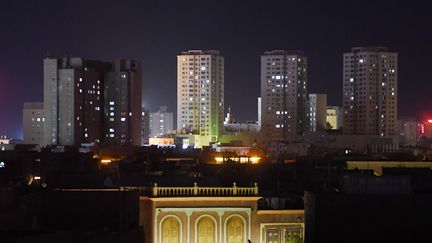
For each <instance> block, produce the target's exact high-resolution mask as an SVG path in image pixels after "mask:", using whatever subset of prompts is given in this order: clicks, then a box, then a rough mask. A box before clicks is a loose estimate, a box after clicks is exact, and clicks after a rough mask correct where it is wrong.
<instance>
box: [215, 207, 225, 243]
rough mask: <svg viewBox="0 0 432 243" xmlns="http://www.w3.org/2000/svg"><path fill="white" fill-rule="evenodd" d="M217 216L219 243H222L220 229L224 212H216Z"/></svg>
mask: <svg viewBox="0 0 432 243" xmlns="http://www.w3.org/2000/svg"><path fill="white" fill-rule="evenodd" d="M217 214H218V215H219V242H220V243H223V242H224V238H222V228H223V224H222V215H224V212H222V211H218V212H217Z"/></svg>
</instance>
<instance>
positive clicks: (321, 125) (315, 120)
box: [309, 94, 327, 132]
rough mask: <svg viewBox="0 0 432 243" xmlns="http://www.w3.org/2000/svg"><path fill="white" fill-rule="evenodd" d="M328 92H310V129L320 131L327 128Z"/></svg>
mask: <svg viewBox="0 0 432 243" xmlns="http://www.w3.org/2000/svg"><path fill="white" fill-rule="evenodd" d="M326 110H327V95H326V94H309V131H310V132H320V131H324V130H325V129H326V123H327V122H326Z"/></svg>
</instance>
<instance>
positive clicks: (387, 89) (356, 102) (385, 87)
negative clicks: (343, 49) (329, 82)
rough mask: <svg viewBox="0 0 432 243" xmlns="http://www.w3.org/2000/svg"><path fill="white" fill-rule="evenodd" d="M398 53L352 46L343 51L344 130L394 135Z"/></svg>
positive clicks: (347, 131)
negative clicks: (349, 49)
mask: <svg viewBox="0 0 432 243" xmlns="http://www.w3.org/2000/svg"><path fill="white" fill-rule="evenodd" d="M397 73H398V55H397V53H395V52H389V51H388V50H387V48H385V47H355V48H352V49H351V51H350V52H347V53H344V55H343V112H344V125H343V132H344V134H357V135H377V136H382V137H383V136H395V135H396V134H397V132H396V118H397V80H398V78H397Z"/></svg>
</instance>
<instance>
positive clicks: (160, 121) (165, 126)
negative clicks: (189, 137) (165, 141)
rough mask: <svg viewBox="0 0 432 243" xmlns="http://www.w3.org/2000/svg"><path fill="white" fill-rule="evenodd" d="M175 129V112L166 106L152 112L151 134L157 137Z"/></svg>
mask: <svg viewBox="0 0 432 243" xmlns="http://www.w3.org/2000/svg"><path fill="white" fill-rule="evenodd" d="M172 131H173V113H172V112H168V108H167V107H166V106H161V107H160V108H159V111H157V112H151V113H150V136H152V137H157V136H162V135H165V134H168V133H169V132H172Z"/></svg>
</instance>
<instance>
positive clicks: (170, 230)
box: [162, 217, 180, 243]
mask: <svg viewBox="0 0 432 243" xmlns="http://www.w3.org/2000/svg"><path fill="white" fill-rule="evenodd" d="M162 243H180V223H179V221H178V220H177V219H175V218H174V217H169V218H167V219H165V220H164V221H163V223H162Z"/></svg>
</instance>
